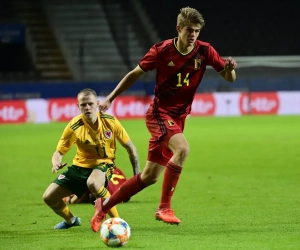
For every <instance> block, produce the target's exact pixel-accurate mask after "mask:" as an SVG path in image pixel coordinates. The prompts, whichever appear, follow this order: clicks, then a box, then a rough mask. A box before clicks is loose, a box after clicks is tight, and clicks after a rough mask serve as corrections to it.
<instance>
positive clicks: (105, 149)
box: [57, 113, 130, 168]
mask: <svg viewBox="0 0 300 250" xmlns="http://www.w3.org/2000/svg"><path fill="white" fill-rule="evenodd" d="M97 115H98V124H99V125H98V129H97V131H95V130H94V129H92V128H91V127H90V125H89V124H88V123H87V122H86V120H85V119H84V116H83V115H82V114H81V115H78V116H76V117H74V118H73V119H72V120H71V121H70V122H69V124H68V125H67V126H66V128H65V129H64V132H63V134H62V136H61V138H60V140H59V142H58V145H57V150H58V151H59V152H61V153H62V154H66V153H67V152H68V151H69V150H70V148H71V147H72V145H73V144H75V145H76V147H77V151H76V155H75V157H74V158H73V165H76V166H79V167H84V168H93V167H95V166H97V165H99V164H100V163H103V162H106V163H114V160H115V153H116V139H117V140H118V141H119V142H120V143H121V144H126V143H127V142H129V141H130V138H129V136H128V134H127V132H126V130H125V129H124V128H123V126H122V125H121V123H120V122H119V121H118V120H117V119H116V118H115V117H113V116H111V115H106V114H100V113H97Z"/></svg>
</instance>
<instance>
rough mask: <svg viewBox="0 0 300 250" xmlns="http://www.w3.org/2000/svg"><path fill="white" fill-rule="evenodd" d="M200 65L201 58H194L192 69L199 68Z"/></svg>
mask: <svg viewBox="0 0 300 250" xmlns="http://www.w3.org/2000/svg"><path fill="white" fill-rule="evenodd" d="M200 67H201V59H200V58H196V59H194V69H196V70H199V69H200Z"/></svg>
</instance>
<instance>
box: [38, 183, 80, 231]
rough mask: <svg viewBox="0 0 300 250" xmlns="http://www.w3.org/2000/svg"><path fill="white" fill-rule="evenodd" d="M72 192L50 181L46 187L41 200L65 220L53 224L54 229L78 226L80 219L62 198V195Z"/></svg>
mask: <svg viewBox="0 0 300 250" xmlns="http://www.w3.org/2000/svg"><path fill="white" fill-rule="evenodd" d="M72 193H73V192H72V191H71V190H69V189H67V188H65V187H62V186H60V185H58V184H57V183H51V184H50V185H49V187H48V188H47V189H46V191H45V193H44V195H43V200H44V202H45V203H46V204H47V205H48V206H49V207H50V208H51V209H52V210H53V211H54V212H55V213H56V214H57V215H59V216H60V217H62V218H64V220H65V221H63V222H61V223H58V224H57V225H55V227H54V229H68V228H70V227H72V226H80V225H81V220H80V218H79V217H77V216H74V214H73V213H72V212H71V211H70V209H69V207H68V205H67V204H66V203H65V202H64V201H63V200H62V198H63V197H66V196H69V195H71V194H72Z"/></svg>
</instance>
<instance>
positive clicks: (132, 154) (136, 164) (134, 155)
mask: <svg viewBox="0 0 300 250" xmlns="http://www.w3.org/2000/svg"><path fill="white" fill-rule="evenodd" d="M123 147H124V148H125V149H126V150H127V152H128V156H129V159H130V162H131V166H132V170H133V174H134V175H137V174H139V173H140V172H141V169H140V161H139V156H138V152H137V149H136V147H135V146H134V145H133V143H132V141H131V140H130V141H129V142H127V143H126V144H124V145H123Z"/></svg>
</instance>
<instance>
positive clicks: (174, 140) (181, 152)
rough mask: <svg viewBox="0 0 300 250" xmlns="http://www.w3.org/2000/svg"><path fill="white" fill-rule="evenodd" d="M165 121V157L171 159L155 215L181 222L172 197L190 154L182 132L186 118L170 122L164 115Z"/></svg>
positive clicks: (163, 141) (167, 165)
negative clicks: (173, 205) (174, 208)
mask: <svg viewBox="0 0 300 250" xmlns="http://www.w3.org/2000/svg"><path fill="white" fill-rule="evenodd" d="M164 121H165V122H164V124H165V129H166V134H165V135H164V136H163V140H162V143H163V145H164V146H165V147H164V148H163V150H162V151H163V154H164V156H165V158H168V159H169V160H168V162H167V163H166V165H165V166H166V170H165V173H164V178H163V184H162V193H161V200H160V204H159V207H158V209H157V211H156V213H155V217H156V218H157V219H159V220H163V221H164V222H167V223H171V224H179V223H180V220H179V219H178V218H177V217H176V216H175V213H174V211H173V210H172V209H171V199H172V197H173V194H174V192H175V189H176V186H177V183H178V180H179V178H180V175H181V171H182V166H183V164H184V162H185V160H186V158H187V156H188V152H189V145H188V142H187V140H186V139H185V137H184V135H183V134H182V131H183V128H184V121H185V120H184V119H178V120H176V121H175V120H171V121H172V122H170V120H169V118H168V117H164Z"/></svg>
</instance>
